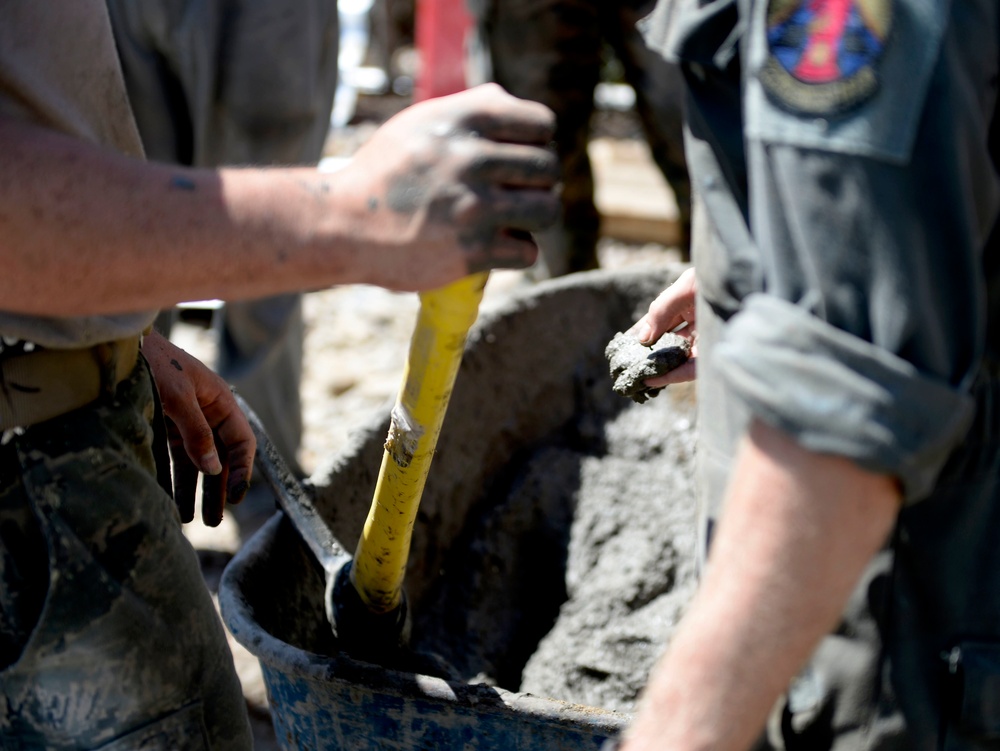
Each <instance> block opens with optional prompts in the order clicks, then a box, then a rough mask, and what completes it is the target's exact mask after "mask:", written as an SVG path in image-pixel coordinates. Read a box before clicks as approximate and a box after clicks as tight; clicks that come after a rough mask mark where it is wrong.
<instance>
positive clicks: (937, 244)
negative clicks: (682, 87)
mask: <svg viewBox="0 0 1000 751" xmlns="http://www.w3.org/2000/svg"><path fill="white" fill-rule="evenodd" d="M649 38H650V41H651V43H652V44H654V46H657V47H658V48H660V49H663V50H665V52H666V54H668V55H669V56H671V57H672V58H673V59H675V60H677V61H678V63H679V64H680V66H681V68H682V70H683V72H684V76H685V81H686V83H687V92H688V98H687V100H686V107H687V113H688V115H687V122H688V127H689V135H690V138H689V141H688V144H687V149H688V160H689V165H690V169H691V174H692V181H693V184H694V190H695V193H696V195H698V196H699V198H700V201H703V204H702V203H701V202H700V203H699V204H698V207H697V208H696V212H695V230H694V236H695V242H694V259H693V260H694V266H693V268H694V269H695V270H692V271H689V272H688V273H687V275H686V276H685V277H684V278H683V279H682V280H681V281H680V282H678V283H676V284H674V285H673V286H672V287H670V288H668V289H667V290H665V291H664V293H663V294H662V295H661V296H660V297H659V298H658V299H657V300H656V301H655V302H654V303H653V304H652V305H651V306H650V309H649V311H648V313H647V314H646V315H645V316H644V317H643V318H642V319H640V321H639V322H638V323H637V325H636V326H635V327H634V331H635V332H636V333H637V334H638V335H639V336H640V337H641V338H642V339H643V340H645V341H654V340H655V339H656V338H658V336H659V335H660V334H662V333H663V332H664V331H668V330H670V329H672V328H674V327H675V326H677V325H678V324H679V323H681V322H682V321H686V322H688V323H689V324H691V325H689V326H688V327H687V329H685V331H687V332H688V334H687V335H688V336H692V337H694V336H696V342H697V345H696V357H695V359H694V360H693V362H691V363H689V364H688V365H687V366H685V370H683V371H677V372H676V373H674V374H670V375H668V376H665V377H663V378H662V379H658V380H656V381H655V382H654V381H650V383H651V384H653V385H664V384H667V383H670V382H673V381H675V380H682V379H686V378H690V377H692V376H693V374H694V372H695V371H696V372H697V382H698V404H699V416H698V430H699V445H698V464H699V467H698V472H699V484H700V490H701V492H702V495H703V497H702V504H703V507H704V514H703V517H704V518H703V530H702V531H703V539H704V542H705V548H706V549H705V557H704V566H703V577H702V581H701V585H700V588H699V590H698V593H697V594H696V596H695V598H694V600H693V601H692V603H691V604H690V607H689V610H688V612H687V614H686V616H685V617H684V619H683V620H682V623H681V625H680V627H679V629H678V630H677V632H676V634H675V636H674V637H673V639H672V641H671V644H670V645H669V647H668V649H667V651H666V653H665V655H664V657H663V658H662V659H661V661H660V662H659V663H658V665H657V666H656V668H655V669H654V671H653V673H652V675H651V677H650V679H649V683H648V685H647V687H646V689H645V692H644V696H643V698H642V700H641V703H640V707H639V710H638V711H637V713H636V716H635V718H634V721H633V723H632V724H631V726H630V728H629V729H628V731H627V732H626V733H625V734H624V737H623V739H622V740H621V742H620V744H619V746H620V748H622V749H625V751H645V750H647V749H671V750H672V751H678V750H680V749H709V748H710V749H746V748H750V747H759V748H773V749H810V750H812V749H837V750H838V751H840V750H843V751H847V750H848V749H867V750H869V751H870V750H874V749H879V750H881V749H907V751H923V750H926V751H931V749H988V748H996V747H997V743H998V740H997V739H998V738H1000V693H998V691H997V686H998V685H1000V546H998V545H997V544H996V539H997V535H998V534H1000V223H998V220H1000V179H998V178H1000V139H998V136H1000V118H998V111H997V85H998V84H997V82H998V73H1000V6H998V5H997V3H995V2H993V0H968V1H967V2H938V1H932V2H924V1H923V0H841V1H839V2H820V1H818V0H711V1H710V2H704V1H702V2H695V1H694V0H691V1H688V0H680V1H679V2H674V3H671V2H663V3H661V4H660V6H658V8H657V13H656V15H655V16H654V18H653V23H652V24H651V27H650V37H649ZM702 206H703V209H704V210H703V211H702ZM703 220H704V223H703ZM755 744H756V745H755Z"/></svg>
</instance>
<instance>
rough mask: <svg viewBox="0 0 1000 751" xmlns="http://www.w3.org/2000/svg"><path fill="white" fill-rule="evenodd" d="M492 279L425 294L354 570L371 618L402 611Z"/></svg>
mask: <svg viewBox="0 0 1000 751" xmlns="http://www.w3.org/2000/svg"><path fill="white" fill-rule="evenodd" d="M488 276H489V274H488V272H483V273H479V274H473V275H472V276H468V277H465V278H463V279H460V280H459V281H457V282H454V283H452V284H450V285H448V286H445V287H442V288H440V289H436V290H431V291H429V292H423V293H421V294H420V311H419V313H418V316H417V323H416V327H415V328H414V331H413V336H412V338H411V340H410V351H409V357H408V359H407V363H406V368H405V371H404V375H403V384H402V387H401V388H400V391H399V395H398V397H397V399H396V404H395V406H394V407H393V410H392V420H391V425H390V427H389V435H388V438H387V439H386V442H385V452H384V454H383V456H382V465H381V468H380V469H379V475H378V482H377V483H376V486H375V494H374V498H373V499H372V505H371V509H370V511H369V514H368V519H367V521H366V522H365V526H364V531H363V532H362V534H361V538H360V540H359V541H358V547H357V550H356V551H355V553H354V560H353V563H352V565H351V569H350V579H351V583H352V584H353V585H354V589H355V590H356V591H357V594H358V596H359V597H360V599H361V601H362V602H363V603H364V604H365V606H366V607H367V608H368V609H369V610H370V611H371V612H372V613H389V612H392V611H394V610H396V609H399V608H400V607H401V606H402V599H403V595H402V592H403V578H404V576H405V573H406V564H407V559H408V557H409V552H410V539H411V536H412V533H413V523H414V521H415V520H416V517H417V509H418V507H419V506H420V497H421V495H422V493H423V489H424V484H425V482H426V480H427V473H428V470H429V469H430V464H431V459H432V458H433V456H434V450H435V447H436V446H437V440H438V436H439V435H440V433H441V425H442V423H443V422H444V415H445V411H446V410H447V408H448V400H449V399H450V397H451V391H452V387H453V386H454V383H455V376H456V375H457V373H458V368H459V365H460V364H461V361H462V353H463V351H464V349H465V339H466V336H467V335H468V332H469V328H470V327H471V326H472V324H473V323H474V322H475V320H476V317H477V315H478V313H479V303H480V301H481V300H482V297H483V289H484V288H485V286H486V281H487V278H488Z"/></svg>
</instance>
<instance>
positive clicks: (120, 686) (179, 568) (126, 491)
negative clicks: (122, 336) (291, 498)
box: [0, 360, 252, 751]
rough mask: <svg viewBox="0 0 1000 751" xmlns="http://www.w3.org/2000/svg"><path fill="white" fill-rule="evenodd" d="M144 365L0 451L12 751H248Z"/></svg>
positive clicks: (0, 667)
mask: <svg viewBox="0 0 1000 751" xmlns="http://www.w3.org/2000/svg"><path fill="white" fill-rule="evenodd" d="M152 388H153V387H152V383H151V380H150V377H149V373H148V369H147V368H146V365H145V363H144V361H141V360H140V363H139V365H138V366H137V368H136V370H135V372H134V373H133V375H132V377H131V378H129V379H127V380H125V381H124V382H123V383H122V384H120V385H119V387H118V389H117V393H116V396H115V399H114V401H113V402H112V401H111V400H110V399H108V400H106V401H102V402H98V403H95V404H93V405H90V406H87V407H83V408H81V409H78V410H75V411H73V412H70V413H69V414H67V415H64V416H62V417H59V418H56V419H53V420H49V421H48V422H44V423H40V424H38V425H36V426H34V427H31V428H29V429H28V430H27V431H26V432H25V433H24V434H23V435H20V436H16V437H14V438H13V439H11V440H10V441H9V442H8V443H7V444H6V445H4V446H2V447H0V695H2V697H3V701H2V702H0V748H3V749H4V751H27V750H28V749H32V750H35V749H48V750H50V751H64V750H66V749H102V751H126V750H132V749H136V750H138V749H142V751H161V750H162V751H177V749H184V750H185V751H197V750H198V749H213V750H218V749H232V750H233V751H248V750H249V749H250V748H251V747H252V740H251V736H250V727H249V722H248V719H247V714H246V704H245V700H244V698H243V693H242V691H241V688H240V683H239V680H238V678H237V676H236V672H235V669H234V667H233V660H232V654H231V652H230V650H229V648H228V646H227V643H226V637H225V633H224V631H223V627H222V623H221V621H220V619H219V617H218V615H217V613H216V611H215V608H214V606H213V604H212V600H211V597H210V595H209V593H208V590H207V589H206V587H205V584H204V581H203V580H202V576H201V571H200V569H199V566H198V560H197V557H196V556H195V554H194V551H193V549H192V548H191V545H190V544H189V543H188V542H187V540H186V539H185V538H184V535H183V534H182V532H181V524H180V520H179V517H178V514H177V510H176V507H175V506H174V503H173V501H172V499H171V498H170V496H169V495H168V494H167V493H166V492H165V491H164V490H163V489H162V488H161V486H160V484H159V483H158V482H157V478H156V469H155V463H154V458H153V441H152V435H153V429H152V427H151V425H152V418H153V411H154V397H153V390H152Z"/></svg>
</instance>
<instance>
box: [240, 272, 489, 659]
mask: <svg viewBox="0 0 1000 751" xmlns="http://www.w3.org/2000/svg"><path fill="white" fill-rule="evenodd" d="M488 276H489V274H488V272H483V273H479V274H474V275H472V276H468V277H465V278H464V279H460V280H459V281H457V282H454V283H453V284H450V285H448V286H446V287H442V288H440V289H437V290H432V291H429V292H422V293H420V310H419V313H418V315H417V323H416V326H415V328H414V332H413V335H412V337H411V340H410V350H409V355H408V358H407V363H406V367H405V370H404V375H403V383H402V386H401V388H400V391H399V394H398V396H397V398H396V403H395V406H394V407H393V409H392V419H391V425H390V428H389V435H388V437H387V439H386V442H385V452H384V453H383V456H382V465H381V467H380V469H379V475H378V481H377V483H376V486H375V493H374V497H373V499H372V505H371V508H370V510H369V513H368V519H367V520H366V522H365V526H364V531H363V532H362V534H361V537H360V539H359V541H358V544H357V548H356V550H355V552H354V556H353V557H352V556H351V555H350V554H349V553H348V552H347V551H346V550H345V549H344V547H343V546H342V545H341V544H340V543H339V542H338V541H337V539H336V538H335V537H334V536H333V533H332V532H331V531H330V528H329V527H328V526H327V525H326V523H325V522H324V521H323V519H322V518H321V517H320V515H319V514H318V512H317V511H316V508H315V506H313V504H312V501H311V499H310V498H309V497H308V495H307V494H306V493H305V492H304V491H303V490H302V487H301V486H300V485H299V483H298V481H297V480H296V479H295V477H294V475H292V473H291V471H290V470H289V469H288V467H287V465H286V464H285V462H284V460H283V459H282V458H281V456H280V455H279V454H278V452H277V450H276V449H275V448H274V446H273V445H272V444H271V441H270V439H269V438H268V436H267V434H266V432H265V431H264V428H263V426H262V425H261V423H260V420H259V419H258V418H257V416H256V415H255V414H254V413H253V410H252V409H250V408H249V407H248V406H247V404H246V402H245V401H243V400H242V399H240V398H239V397H237V398H238V400H239V402H240V406H241V408H243V410H244V411H245V412H246V414H247V416H248V418H249V419H250V424H251V427H252V428H253V430H254V433H255V435H256V437H257V444H258V446H257V462H256V466H257V468H258V469H259V470H260V471H261V473H262V474H263V475H264V476H265V477H266V478H267V480H268V482H269V483H270V485H271V487H272V488H273V489H274V491H275V494H276V495H277V499H278V503H279V504H280V506H281V508H282V510H283V511H284V512H285V514H286V515H287V516H288V518H289V520H290V521H291V522H292V524H294V525H295V528H296V529H297V530H298V532H299V534H300V535H301V536H302V538H303V540H304V541H305V542H306V544H307V545H308V546H309V548H310V550H311V551H312V552H313V554H314V555H315V556H316V558H317V560H318V561H319V562H320V564H321V565H322V566H323V568H324V570H325V572H326V593H325V606H326V615H327V618H328V619H329V621H330V625H331V626H332V627H333V630H334V633H335V634H336V636H337V639H338V642H339V646H340V648H341V649H342V650H343V651H345V652H347V653H348V654H350V655H352V656H354V657H357V658H359V659H364V660H368V661H381V660H384V658H385V656H386V655H387V653H388V652H389V651H390V650H397V651H398V650H399V649H400V648H402V647H405V646H406V641H407V639H408V636H409V634H408V624H409V621H408V618H407V606H406V597H405V594H404V592H403V580H404V577H405V573H406V565H407V560H408V557H409V551H410V540H411V537H412V532H413V524H414V521H415V520H416V516H417V510H418V508H419V506H420V498H421V495H422V493H423V489H424V484H425V482H426V480H427V474H428V471H429V469H430V464H431V460H432V459H433V456H434V450H435V447H436V446H437V440H438V436H439V435H440V433H441V425H442V423H443V421H444V415H445V412H446V411H447V408H448V401H449V399H450V397H451V391H452V387H453V385H454V383H455V376H456V375H457V373H458V368H459V365H460V364H461V360H462V353H463V351H464V349H465V340H466V336H467V335H468V332H469V328H470V327H471V326H472V324H473V323H474V322H475V320H476V317H477V315H478V312H479V303H480V301H481V300H482V296H483V290H484V288H485V286H486V281H487V279H488Z"/></svg>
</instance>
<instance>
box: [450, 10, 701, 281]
mask: <svg viewBox="0 0 1000 751" xmlns="http://www.w3.org/2000/svg"><path fill="white" fill-rule="evenodd" d="M469 5H470V7H471V8H472V10H473V12H474V14H475V15H476V17H477V19H478V21H479V34H480V36H481V38H482V41H483V45H484V47H485V48H486V51H487V54H488V59H489V64H490V68H491V70H490V72H489V74H488V75H489V77H490V78H491V79H492V80H493V81H496V82H497V83H499V84H500V85H501V86H503V87H504V89H506V90H507V91H509V92H510V93H511V94H514V95H515V96H519V97H522V98H524V99H531V100H533V101H537V102H542V103H543V104H545V105H547V106H548V107H549V108H551V109H552V110H553V111H554V112H555V113H556V133H555V144H556V150H557V152H558V155H559V161H560V165H561V169H562V177H563V188H562V207H563V216H562V218H561V222H560V224H559V226H558V227H557V228H555V229H553V230H549V231H547V232H545V233H542V235H541V237H540V240H539V244H540V246H541V252H542V262H543V263H544V264H545V266H546V267H547V268H546V272H547V273H546V275H548V276H560V275H562V274H566V273H572V272H575V271H586V270H588V269H594V268H597V266H598V258H597V240H598V237H599V230H600V216H599V214H598V211H597V208H596V206H595V204H594V175H593V171H592V168H591V163H590V158H589V156H588V154H587V144H588V141H589V139H590V132H591V118H592V116H593V114H594V90H595V88H596V86H597V84H598V82H599V81H600V79H601V68H602V66H603V64H604V61H605V57H606V54H605V53H606V48H610V49H611V50H613V52H614V54H615V56H616V57H617V58H618V60H619V61H620V62H621V64H622V67H623V69H624V77H625V80H626V81H627V82H628V83H629V84H630V85H631V86H632V87H633V88H634V89H635V92H636V111H637V113H638V114H639V117H640V121H641V124H642V128H643V131H644V133H645V135H646V138H647V141H648V143H649V146H650V150H651V152H652V154H653V158H654V160H655V162H656V164H657V166H658V167H659V168H660V171H661V172H662V173H663V175H664V177H665V178H666V179H667V182H668V183H669V185H670V187H671V189H672V191H673V193H674V195H675V196H676V199H677V206H678V210H679V214H680V215H679V224H680V227H681V235H682V236H681V239H680V245H681V247H682V248H683V250H684V252H685V253H686V252H687V247H688V242H689V238H688V235H689V231H690V217H691V192H690V184H689V180H688V175H687V165H686V163H685V159H684V148H683V134H682V126H683V113H682V108H681V103H682V100H683V86H682V81H681V78H680V74H679V71H678V70H677V68H676V67H675V66H674V65H672V64H670V63H667V62H666V61H665V60H664V59H663V58H662V57H661V56H660V55H658V54H656V53H655V52H653V51H652V50H650V49H649V47H647V45H646V44H645V42H644V41H643V38H642V36H641V35H640V33H639V32H638V30H637V29H636V24H637V23H638V22H639V20H640V19H641V18H642V17H643V16H644V15H645V13H646V12H647V11H648V10H649V9H651V7H652V2H651V1H650V0H638V1H637V2H636V1H635V0H633V1H632V2H608V1H607V0H600V1H599V2H588V1H585V0H485V1H484V0H470V2H469Z"/></svg>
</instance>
